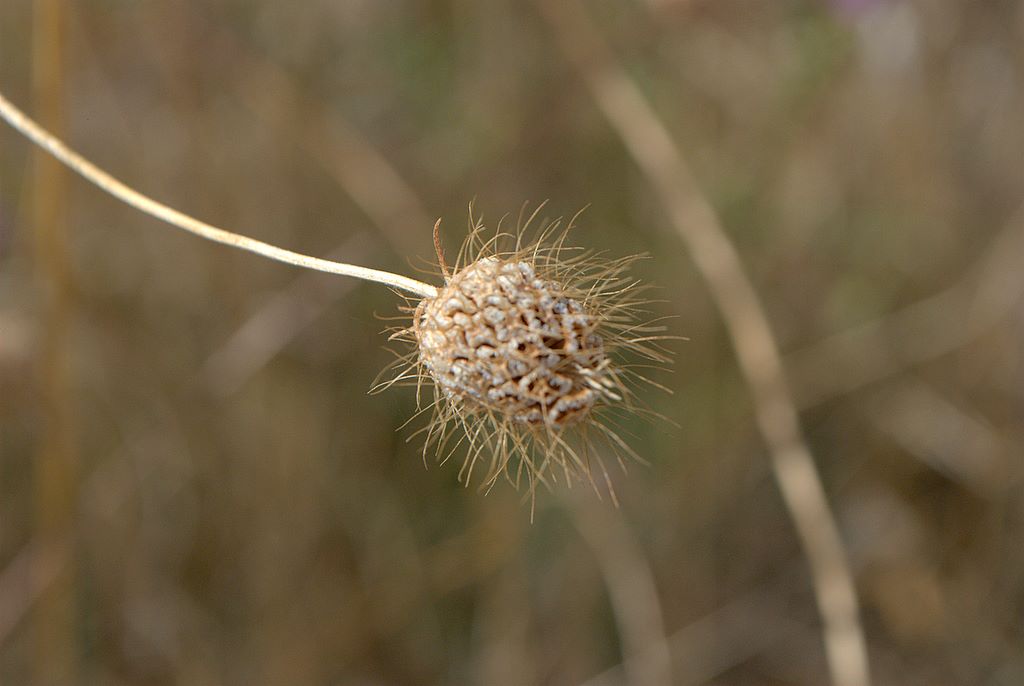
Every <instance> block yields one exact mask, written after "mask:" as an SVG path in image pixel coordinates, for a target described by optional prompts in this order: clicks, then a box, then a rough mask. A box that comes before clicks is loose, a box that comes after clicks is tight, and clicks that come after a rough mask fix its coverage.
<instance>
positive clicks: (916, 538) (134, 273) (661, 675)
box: [0, 0, 1024, 686]
mask: <svg viewBox="0 0 1024 686" xmlns="http://www.w3.org/2000/svg"><path fill="white" fill-rule="evenodd" d="M540 1H542V0H538V3H529V2H512V1H509V0H487V1H477V0H431V1H429V2H374V1H372V0H305V1H304V2H301V3H287V2H279V1H276V0H207V1H204V2H199V1H197V0H175V1H171V2H134V1H129V0H89V1H88V2H71V1H70V0H64V1H61V0H36V1H35V2H33V1H31V0H4V2H3V3H0V92H3V93H4V94H6V95H7V96H8V97H10V98H11V99H12V100H13V101H14V102H15V103H17V104H19V106H21V107H23V108H24V109H26V110H27V111H29V112H31V113H33V114H34V116H37V117H38V118H39V119H40V120H41V121H42V122H43V123H44V124H45V125H47V126H48V127H50V128H52V129H53V130H55V131H57V132H59V133H60V135H62V136H64V137H66V139H67V140H69V142H70V143H71V144H72V146H73V147H75V148H77V149H78V150H79V151H81V152H82V153H84V154H85V155H86V156H87V157H89V158H91V159H93V160H94V161H95V162H97V163H98V164H99V165H100V166H102V167H104V168H106V169H108V170H110V171H111V172H113V173H114V174H115V175H116V176H118V177H119V178H121V179H124V180H126V181H127V182H129V183H130V184H132V185H134V186H136V187H137V188H139V189H140V190H142V191H143V192H146V193H149V194H152V195H153V196H155V197H156V198H158V199H160V200H162V201H164V202H167V203H168V204H170V205H171V206H173V207H176V208H179V209H181V210H183V211H185V212H188V213H190V214H193V215H195V216H198V217H200V218H202V219H204V220H207V221H210V222H212V223H214V224H217V225H220V226H224V227H227V228H230V229H232V230H235V231H239V232H241V233H244V234H247V235H250V236H253V237H256V238H260V239H263V240H266V241H269V242H271V243H274V244H277V245H281V246H284V247H289V248H292V249H295V250H299V251H301V252H305V253H308V254H313V255H320V256H332V257H335V258H341V259H345V260H347V261H352V262H356V263H359V264H363V265H366V266H371V267H377V268H384V269H389V270H393V271H398V272H402V273H406V274H409V275H413V276H415V275H416V272H415V271H414V267H415V266H416V265H418V264H420V263H421V261H422V260H423V259H430V258H431V257H432V254H433V251H432V246H431V239H430V229H431V226H432V224H433V221H434V219H436V218H437V217H439V216H440V217H444V220H445V223H444V227H445V236H444V238H445V241H446V243H447V245H448V247H449V250H454V249H455V247H456V246H458V244H459V242H460V241H461V238H462V236H463V235H464V231H465V229H464V226H465V222H466V219H467V206H468V204H469V203H470V201H473V200H474V199H475V203H476V209H477V210H478V211H479V212H480V213H482V214H483V216H484V219H485V220H487V221H490V222H492V223H493V222H494V221H495V220H497V219H498V218H500V217H501V216H502V215H504V214H505V213H513V214H516V213H518V211H519V208H520V207H521V206H522V204H523V203H524V202H531V203H536V202H538V201H542V200H545V199H550V202H549V204H548V205H547V207H546V210H545V213H546V214H547V215H548V216H552V217H554V216H559V215H571V214H573V213H575V212H576V211H577V210H578V209H580V208H581V207H583V206H585V205H588V206H589V208H588V209H587V210H586V212H585V213H584V214H583V216H582V218H581V220H580V222H579V223H580V227H579V229H578V230H577V231H576V233H575V241H576V242H577V243H578V244H582V245H586V246H587V247H593V248H597V249H603V250H608V251H609V252H610V253H612V254H615V255H622V254H629V253H636V252H649V253H651V254H652V255H653V259H650V260H647V261H646V262H644V263H642V265H641V266H640V268H639V269H638V270H637V273H638V275H639V276H641V277H642V278H644V279H645V280H647V281H649V282H651V283H654V284H656V285H657V287H658V291H657V297H659V298H661V299H662V300H663V302H660V303H658V304H656V305H655V310H656V313H657V314H659V315H668V316H671V317H673V319H672V320H671V321H670V324H669V328H670V333H672V334H674V335H679V336H686V337H688V338H689V339H690V340H689V341H688V342H678V343H674V344H673V346H672V347H673V348H674V350H675V353H676V357H677V360H676V363H675V365H674V369H673V370H672V372H671V373H662V372H655V373H654V377H655V379H656V380H657V381H658V382H660V383H662V384H665V385H667V386H668V387H670V388H671V390H672V391H673V393H672V394H671V395H668V394H661V393H658V392H656V391H653V392H652V393H651V394H650V396H649V397H647V398H645V400H646V402H647V403H648V405H649V406H650V407H651V408H652V409H654V410H656V411H658V412H661V413H662V414H664V415H665V416H666V417H667V418H669V419H671V420H672V421H674V422H675V423H677V424H678V426H672V425H670V424H668V423H665V422H658V421H654V422H644V421H641V420H637V421H636V423H635V425H631V426H630V427H628V428H629V432H630V433H631V434H632V437H631V439H630V442H631V444H632V445H633V446H634V447H635V448H636V450H637V451H638V452H639V453H640V454H641V455H642V456H643V457H644V458H645V459H646V460H647V461H648V462H649V464H648V465H639V464H634V465H630V469H629V473H628V475H623V474H621V473H618V472H615V473H614V474H613V479H614V481H615V483H616V489H617V492H618V496H619V501H620V503H621V505H620V507H619V509H618V510H615V509H614V508H613V507H612V506H611V505H610V504H609V503H608V502H607V499H605V501H603V502H602V501H599V500H597V498H596V497H595V496H594V495H593V494H592V493H590V492H588V490H587V489H586V488H582V487H576V488H574V489H572V490H569V491H567V490H565V489H564V488H560V489H556V490H555V491H554V492H548V491H541V492H539V493H538V496H537V504H536V516H535V521H534V522H533V523H532V524H531V523H530V511H529V504H528V503H526V504H524V503H523V499H522V496H523V494H522V493H516V492H514V491H513V490H512V489H511V488H510V487H508V486H507V485H504V484H499V486H498V487H496V488H495V489H494V490H493V491H492V492H491V493H490V494H489V495H486V496H484V495H482V494H479V493H478V492H477V490H476V488H475V487H474V486H471V487H469V488H466V487H464V486H463V485H461V484H459V483H458V482H457V473H458V464H457V463H455V462H452V463H449V464H446V465H442V466H438V465H436V464H434V463H433V462H430V463H429V464H428V465H427V467H426V468H425V467H424V464H423V459H422V455H421V447H420V445H419V444H418V438H413V439H412V440H411V441H410V442H407V439H409V438H410V437H411V436H413V434H414V433H415V431H416V429H417V428H418V427H419V426H420V424H417V422H415V421H414V422H413V423H412V424H410V425H409V426H407V427H405V428H400V427H401V426H402V424H403V423H404V422H405V421H406V420H407V419H408V418H409V417H410V416H411V415H412V414H413V413H414V411H415V398H414V393H413V392H412V391H411V390H410V389H401V388H399V389H392V390H390V391H389V392H387V393H384V394H381V395H374V396H369V397H368V396H367V390H368V389H369V387H370V386H371V384H372V383H373V381H374V378H375V377H376V376H377V374H378V372H379V370H380V369H382V368H383V367H384V366H386V365H387V364H389V363H390V361H391V360H392V359H393V353H392V352H389V351H388V350H387V345H388V344H387V342H386V337H385V336H383V335H381V333H380V332H381V331H382V330H383V329H384V328H386V326H387V325H388V322H386V321H384V318H386V317H390V316H392V315H393V314H395V312H396V307H397V305H398V304H399V299H398V298H397V297H395V296H394V295H393V294H392V293H390V292H389V291H388V289H386V288H383V287H380V286H377V285H374V284H366V283H361V282H354V281H351V280H346V279H343V278H340V277H330V276H323V275H317V274H307V273H302V272H300V271H298V270H296V269H294V268H291V267H287V266H284V265H280V264H277V263H273V262H269V261H267V260H264V259H261V258H258V257H255V256H253V255H249V254H245V253H240V252H238V251H233V250H231V249H228V248H224V247H221V246H217V245H213V244H209V243H206V242H204V241H202V240H200V239H197V238H195V237H191V236H188V235H186V234H184V233H182V232H180V231H178V230H175V229H171V228H169V227H167V226H165V225H162V224H160V223H158V222H157V221H155V220H153V219H150V218H148V217H146V216H144V215H142V214H140V213H139V212H137V211H135V210H133V209H130V208H127V207H125V206H123V205H121V204H120V203H118V202H117V201H115V200H113V199H111V198H110V197H108V196H106V195H104V194H103V193H102V192H100V191H98V190H97V189H95V188H94V187H92V186H90V185H88V184H86V183H85V182H83V181H81V180H80V179H78V178H77V177H76V178H71V177H69V176H67V175H65V174H63V173H62V172H60V171H59V170H57V169H55V168H54V166H53V165H52V164H50V163H48V162H47V161H46V160H44V159H42V158H41V157H40V156H38V155H37V154H35V152H34V150H33V149H32V148H31V147H30V146H29V145H28V144H27V143H26V142H25V141H24V140H23V139H22V138H21V137H20V136H18V135H17V134H15V133H14V132H13V131H12V130H11V129H9V128H8V127H6V126H3V127H2V129H3V131H2V133H0V683H3V684H33V683H37V684H73V683H74V684H104V685H107V684H110V685H117V684H152V685H162V684H183V685H184V684H189V685H191V684H196V685H207V684H210V685H213V684H225V685H232V684H238V685H242V684H245V685H258V684H367V685H370V684H440V683H445V684H496V685H504V684H508V685H512V684H587V685H589V686H596V685H599V684H600V685H611V684H626V683H630V684H638V683H672V684H705V683H708V684H721V685H723V686H724V685H743V684H808V685H811V684H824V683H827V681H828V670H827V667H826V663H825V657H824V655H825V653H824V648H823V643H822V634H821V623H820V620H819V618H818V615H817V612H816V609H815V603H814V595H813V592H812V587H811V581H810V575H809V572H808V568H807V564H806V561H805V559H804V557H803V555H802V552H801V547H800V545H799V542H798V539H797V537H796V535H795V533H794V528H793V523H792V521H791V520H790V518H789V516H788V514H787V511H786V509H785V506H784V505H783V501H782V499H781V497H780V495H779V491H778V487H777V485H776V483H775V481H774V480H773V476H772V472H771V469H770V466H769V460H768V457H767V451H766V448H765V445H764V443H763V440H762V438H761V436H760V434H759V433H758V431H757V429H756V426H755V423H754V419H753V413H752V404H751V400H750V394H749V392H748V388H747V386H746V384H745V382H744V380H743V376H742V374H741V373H740V371H739V369H738V367H737V364H736V358H735V355H734V353H733V349H732V346H731V344H730V340H729V337H728V335H727V332H726V330H725V328H724V327H723V325H722V321H721V318H720V314H719V312H718V311H717V310H716V308H715V305H714V302H713V300H712V298H711V297H710V295H709V292H708V289H707V287H706V286H705V283H704V281H703V280H702V278H701V275H700V273H699V272H698V271H697V269H696V268H695V267H694V265H693V262H692V261H691V259H690V256H689V254H688V252H687V250H686V248H685V246H684V244H683V243H682V241H681V240H680V239H679V237H678V236H677V234H676V233H675V230H674V229H673V226H672V223H671V221H670V220H669V218H668V215H667V214H666V209H665V207H664V206H663V205H662V204H661V202H660V200H659V195H658V194H657V193H656V192H655V191H654V190H653V189H652V186H651V184H650V183H649V181H648V180H647V179H646V178H645V177H644V176H643V175H642V174H641V173H640V171H639V170H638V167H637V165H636V163H635V161H634V159H633V158H632V157H631V156H630V154H629V153H628V152H627V149H626V148H625V147H624V146H623V143H622V140H621V139H620V137H619V134H618V133H617V131H616V129H614V128H613V127H611V126H610V125H609V123H608V121H607V120H606V119H605V117H604V116H603V115H602V112H601V110H600V108H599V107H598V106H597V104H596V103H595V101H594V99H593V98H592V97H591V94H590V92H589V91H588V89H587V87H586V86H585V85H584V80H583V78H582V76H581V67H580V65H579V63H578V62H577V63H574V62H573V61H571V60H570V59H568V57H567V53H566V50H565V48H566V46H567V45H569V44H570V43H571V41H572V40H574V38H573V36H572V31H571V30H570V29H571V27H568V28H567V25H566V24H565V23H564V22H558V21H554V20H552V17H551V16H550V15H549V14H547V13H545V12H544V11H542V10H541V9H540V6H539V2H540ZM570 16H575V17H577V18H579V17H585V18H586V21H587V22H590V23H591V24H592V25H593V26H592V28H596V32H597V35H600V36H601V37H602V39H603V40H605V41H607V42H608V44H609V49H610V50H611V51H612V54H613V55H614V59H615V60H616V62H617V68H620V69H622V70H624V73H625V74H628V76H629V79H630V80H631V82H632V83H634V84H635V85H636V86H638V87H639V88H640V89H641V90H642V92H643V94H644V95H645V97H646V98H647V99H648V100H649V102H650V103H651V106H652V107H653V109H654V111H655V112H657V114H658V116H659V117H660V118H661V120H662V121H663V123H664V125H665V126H666V127H667V129H668V131H669V132H670V134H671V136H672V138H673V139H674V140H675V141H676V143H677V144H678V145H679V146H680V148H681V149H682V151H683V154H684V155H685V157H686V159H687V161H688V163H689V164H690V166H691V167H692V171H693V174H694V176H695V178H696V180H697V184H698V186H699V187H700V188H701V189H702V192H703V193H704V194H705V195H706V197H707V199H708V200H709V201H710V203H711V205H712V206H713V207H714V209H715V210H716V212H717V213H718V215H719V218H720V219H721V222H722V224H723V226H724V228H725V230H726V231H727V233H728V234H729V235H730V236H731V238H732V239H733V241H735V243H736V245H737V248H738V250H739V252H740V254H741V257H742V260H743V263H744V265H745V267H746V268H747V270H748V275H749V277H750V279H751V280H752V281H753V282H754V284H755V286H756V288H757V290H758V292H759V294H760V296H761V298H762V301H763V304H764V307H765V308H766V311H767V314H768V317H769V319H770V321H771V324H772V327H773V330H774V333H775V335H776V336H777V339H778V343H779V346H780V347H781V350H782V353H783V364H784V366H785V370H786V374H787V376H788V378H789V380H790V383H791V386H792V390H793V393H794V395H795V398H796V402H797V404H798V405H799V409H800V411H801V419H802V421H803V424H804V427H805V429H806V433H807V436H808V440H809V443H810V447H811V450H812V452H813V454H814V456H815V460H816V462H817V464H818V466H819V468H820V470H821V472H822V477H823V480H824V483H825V488H826V491H827V493H828V495H829V498H830V503H831V505H832V507H833V509H834V511H835V513H836V516H837V519H838V521H839V525H840V529H841V533H842V536H843V539H844V541H845V542H846V544H847V546H848V549H849V550H848V552H849V557H850V560H851V565H852V567H853V570H854V573H855V576H856V584H857V589H858V592H859V594H860V600H861V604H862V611H861V615H862V619H863V622H864V627H865V630H866V633H867V637H868V644H869V645H868V647H869V651H870V656H871V660H872V671H873V675H874V677H875V681H876V683H878V684H909V685H914V684H921V685H926V684H971V685H974V684H992V685H1001V686H1002V685H1007V686H1009V685H1013V684H1024V490H1022V485H1024V460H1022V452H1024V450H1022V448H1024V421H1022V420H1024V365H1022V360H1024V308H1022V304H1021V303H1022V297H1021V296H1022V293H1024V268H1022V258H1024V212H1022V209H1021V202H1022V199H1024V194H1022V189H1024V126H1022V125H1021V122H1024V50H1022V46H1024V5H1022V4H1021V3H1019V2H1014V1H1012V0H964V1H956V0H930V1H928V2H926V1H925V0H889V1H885V0H875V1H872V0H832V1H827V0H779V1H776V2H769V3H765V2H751V1H749V0H716V1H713V2H712V1H709V0H705V1H701V0H646V1H641V0H631V1H628V2H617V3H598V2H590V3H586V5H585V10H584V13H583V14H571V15H570ZM570 49H571V46H570ZM410 261H411V264H412V266H410ZM665 648H667V650H668V653H669V654H670V656H671V660H670V665H669V668H668V669H669V671H668V672H666V671H665V670H662V671H660V672H658V670H648V669H647V666H649V663H650V662H651V661H652V660H656V659H660V658H658V657H657V656H659V655H663V654H664V650H663V649H665ZM652 656H654V657H652Z"/></svg>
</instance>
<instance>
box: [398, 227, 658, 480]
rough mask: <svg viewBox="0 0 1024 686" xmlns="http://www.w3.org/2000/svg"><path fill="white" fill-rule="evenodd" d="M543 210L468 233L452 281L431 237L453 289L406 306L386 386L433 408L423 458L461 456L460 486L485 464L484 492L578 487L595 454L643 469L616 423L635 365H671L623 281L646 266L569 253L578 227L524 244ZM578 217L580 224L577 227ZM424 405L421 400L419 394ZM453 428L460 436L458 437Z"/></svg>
mask: <svg viewBox="0 0 1024 686" xmlns="http://www.w3.org/2000/svg"><path fill="white" fill-rule="evenodd" d="M539 210H540V207H538V208H537V210H536V211H534V213H533V215H532V216H530V217H529V218H527V219H526V221H523V220H522V218H520V222H519V225H518V226H517V228H516V230H515V232H513V233H508V232H504V231H502V229H501V224H500V223H499V226H498V228H497V229H496V230H495V231H494V232H493V234H490V235H487V233H486V232H485V229H484V226H483V224H482V223H480V222H478V221H474V220H473V219H472V217H471V219H470V231H469V234H468V236H467V238H466V240H465V241H464V242H463V245H462V248H461V249H460V251H459V255H458V259H457V260H456V263H455V264H454V265H453V266H452V267H451V270H450V271H449V270H448V268H447V265H445V264H444V259H443V256H442V254H441V249H440V244H439V242H438V241H437V238H436V229H437V227H435V245H436V248H437V252H438V258H439V261H440V262H441V265H440V266H441V269H442V270H443V276H444V277H445V281H446V283H445V285H444V286H443V287H441V288H438V292H437V296H436V297H433V298H425V299H423V300H420V301H419V302H411V303H410V305H409V307H408V311H409V312H410V313H411V314H412V320H413V321H412V325H411V326H409V327H407V328H405V329H402V330H400V331H398V332H396V333H395V335H394V337H396V338H403V339H406V340H408V341H409V342H411V343H412V344H413V345H415V347H416V349H415V351H414V352H413V353H411V354H410V355H407V356H406V357H405V358H403V359H402V360H400V361H399V363H398V365H397V368H398V373H397V375H395V376H394V377H392V379H391V380H390V381H388V382H385V383H384V384H382V387H386V386H390V385H393V384H395V383H402V382H410V381H411V382H414V383H415V384H416V385H417V388H418V389H422V388H423V387H424V386H429V387H431V388H432V389H433V398H432V400H431V402H430V403H429V404H428V405H427V407H426V408H425V409H428V410H430V409H432V411H433V417H432V419H431V421H430V422H429V424H428V425H427V426H425V427H423V429H421V430H420V431H419V432H417V433H423V434H425V442H424V457H425V456H426V452H427V451H428V450H429V449H431V448H433V449H434V450H436V451H437V455H438V458H439V459H440V460H441V461H442V462H444V461H446V460H447V459H449V458H450V457H451V456H452V455H454V454H455V453H456V452H458V451H459V450H460V449H463V446H464V445H465V446H466V448H465V451H466V459H465V462H464V463H463V468H462V470H461V471H460V474H459V476H460V480H463V481H465V482H466V483H469V481H470V479H471V477H472V472H473V470H474V467H475V466H476V464H477V463H478V462H480V461H481V460H483V461H484V462H486V463H487V464H488V467H487V472H486V474H485V476H484V479H483V486H484V488H485V489H488V488H490V487H491V486H492V485H493V484H494V483H495V482H496V481H497V480H498V479H499V477H502V476H504V477H506V478H507V479H508V480H509V481H511V482H512V483H513V484H515V485H519V484H520V483H522V481H523V480H524V478H525V480H526V482H527V483H528V485H529V487H530V493H533V490H534V488H535V486H536V485H537V484H538V483H541V484H547V483H551V482H553V481H557V480H558V478H559V475H563V476H564V477H565V479H566V481H567V482H571V481H574V480H578V479H584V480H586V481H589V482H590V483H591V484H593V485H594V486H595V488H596V487H597V485H596V481H595V480H594V476H593V472H594V470H595V468H597V469H598V470H599V471H600V474H601V475H602V477H603V479H602V480H603V481H604V482H605V484H606V487H607V488H608V490H609V492H610V493H611V495H612V497H613V498H614V491H613V490H612V488H611V481H610V478H609V475H608V472H607V470H606V469H605V466H604V463H603V461H602V459H601V456H602V455H604V456H608V455H611V456H614V457H615V459H616V460H617V461H618V462H619V463H620V464H622V466H623V468H624V467H625V460H624V459H623V457H624V456H632V457H634V458H636V459H639V458H638V457H637V456H636V454H635V453H634V452H633V450H632V449H631V448H630V447H629V446H628V444H627V443H626V441H625V440H623V438H622V437H621V436H620V435H619V433H618V432H617V431H616V428H615V426H614V424H615V420H616V414H621V413H622V412H625V413H629V412H633V411H636V410H637V409H638V408H637V407H636V403H635V396H634V393H633V388H634V387H635V386H636V383H635V382H637V381H644V380H645V379H644V378H643V376H642V375H641V374H640V373H639V372H638V371H637V369H636V366H635V365H630V364H629V361H630V360H629V358H638V357H639V358H645V359H646V361H647V362H648V363H651V362H653V363H654V364H655V365H660V364H665V363H667V362H668V356H667V353H666V352H665V350H664V349H663V348H661V346H660V344H659V339H661V338H664V337H663V336H659V335H652V334H657V333H658V332H659V331H660V330H661V327H659V326H657V325H654V324H653V323H651V322H649V321H644V320H643V318H642V317H643V315H644V314H645V313H644V311H643V310H642V309H641V308H642V305H643V301H642V300H641V299H640V295H641V294H642V292H643V291H644V287H642V286H640V285H639V284H638V283H637V282H636V281H634V280H631V279H629V278H627V277H626V275H625V272H626V271H627V270H628V268H629V267H630V266H631V265H632V264H633V263H634V262H635V261H636V260H637V259H639V258H640V256H631V257H625V258H619V259H609V258H606V257H604V256H603V255H602V254H600V253H595V252H593V251H585V250H581V249H579V248H575V247H570V246H567V245H566V238H567V234H568V231H569V229H570V228H571V227H572V224H573V222H572V221H570V222H569V223H568V224H565V225H563V224H562V223H561V222H560V221H558V220H556V221H553V222H548V223H545V224H543V225H542V226H541V227H540V230H539V231H538V232H537V235H536V236H535V237H534V238H533V239H532V240H529V241H527V240H526V237H525V232H526V231H527V229H528V226H529V224H530V223H531V221H532V220H533V219H535V217H536V215H537V213H538V212H539ZM574 219H575V217H574ZM417 398H418V400H419V398H420V393H419V390H418V393H417ZM455 428H459V429H460V430H458V431H453V429H455Z"/></svg>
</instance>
